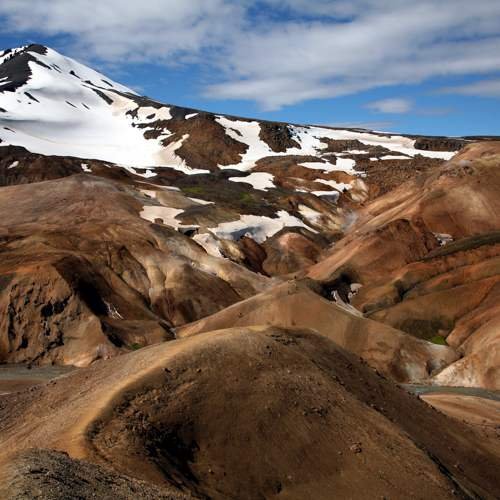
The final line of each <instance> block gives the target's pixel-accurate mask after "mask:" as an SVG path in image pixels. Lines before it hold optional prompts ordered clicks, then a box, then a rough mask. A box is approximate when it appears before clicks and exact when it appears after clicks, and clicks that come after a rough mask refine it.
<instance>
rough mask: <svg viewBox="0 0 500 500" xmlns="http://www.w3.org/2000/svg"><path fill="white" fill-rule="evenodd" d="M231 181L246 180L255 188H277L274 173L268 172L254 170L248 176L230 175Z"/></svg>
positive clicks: (264, 189)
mask: <svg viewBox="0 0 500 500" xmlns="http://www.w3.org/2000/svg"><path fill="white" fill-rule="evenodd" d="M228 180H230V181H231V182H245V183H246V184H251V185H252V187H253V188H254V189H259V190H261V191H267V190H268V189H269V188H275V187H276V186H275V185H274V182H273V180H274V175H272V174H269V173H267V172H252V173H251V174H250V175H247V176H246V177H229V179H228Z"/></svg>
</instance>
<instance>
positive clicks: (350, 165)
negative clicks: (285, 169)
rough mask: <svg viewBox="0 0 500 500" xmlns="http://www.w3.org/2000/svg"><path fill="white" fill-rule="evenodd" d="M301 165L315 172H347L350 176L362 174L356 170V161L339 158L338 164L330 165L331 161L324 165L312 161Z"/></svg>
mask: <svg viewBox="0 0 500 500" xmlns="http://www.w3.org/2000/svg"><path fill="white" fill-rule="evenodd" d="M300 165H301V166H302V167H306V168H311V169H314V170H322V171H323V172H345V173H347V174H349V175H356V174H359V173H360V172H356V170H354V166H355V165H356V161H355V160H351V159H350V158H337V162H336V163H335V164H333V163H330V162H329V161H327V162H324V163H320V162H314V161H311V162H304V163H300Z"/></svg>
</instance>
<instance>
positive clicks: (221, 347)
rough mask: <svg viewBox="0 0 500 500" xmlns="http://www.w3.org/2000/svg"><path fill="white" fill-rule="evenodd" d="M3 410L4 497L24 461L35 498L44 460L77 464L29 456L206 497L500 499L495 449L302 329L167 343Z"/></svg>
mask: <svg viewBox="0 0 500 500" xmlns="http://www.w3.org/2000/svg"><path fill="white" fill-rule="evenodd" d="M0 405H1V407H0V408H1V409H0V423H1V426H2V435H1V438H0V443H1V447H0V449H1V452H0V474H1V475H2V479H4V482H2V483H1V484H2V485H3V489H4V493H3V494H4V495H9V494H10V493H11V492H12V488H13V486H10V485H9V482H7V481H5V480H6V479H9V478H12V476H13V475H14V477H18V476H16V474H19V471H20V467H22V464H23V463H24V464H25V463H26V460H28V463H29V464H30V465H29V467H31V468H32V469H34V470H35V473H34V474H31V475H30V478H29V479H28V480H27V481H28V482H31V483H30V484H31V485H32V486H33V487H34V485H36V481H39V480H40V477H39V476H38V475H37V474H36V469H37V468H38V469H40V467H42V468H45V470H46V469H47V467H49V465H50V464H52V465H50V467H52V468H54V467H56V469H57V467H58V466H57V464H56V465H54V461H65V462H66V463H65V465H64V467H65V468H66V469H65V470H66V471H67V472H66V473H65V475H62V478H63V479H64V478H65V477H67V474H69V475H70V476H71V475H72V476H71V477H75V476H76V477H81V473H82V470H85V467H88V466H86V465H85V464H84V463H80V462H72V461H70V460H67V459H57V458H54V457H53V455H50V454H48V453H47V452H40V453H41V455H38V456H37V455H33V454H32V455H31V456H29V455H28V458H26V455H23V453H25V451H27V450H29V449H31V448H38V449H56V450H60V451H65V452H67V453H69V456H70V457H71V458H72V459H79V460H80V459H84V460H85V461H87V462H91V463H96V464H97V465H98V466H100V467H103V466H104V467H107V468H109V467H111V468H112V469H113V470H114V471H115V472H116V474H117V475H118V477H119V478H124V477H125V478H126V477H131V478H135V479H142V480H146V481H148V482H149V483H151V484H152V485H157V486H158V487H160V488H161V487H164V488H176V489H177V490H180V492H182V493H192V494H193V495H194V496H201V497H211V498H263V497H265V498H278V497H280V498H281V497H285V498H304V497H305V496H307V497H311V496H312V497H314V498H331V497H332V494H334V495H335V496H337V495H338V496H339V497H353V498H373V497H381V496H386V497H397V498H401V497H406V496H410V497H412V498H422V499H423V498H430V497H433V498H452V497H455V496H458V497H467V496H468V495H480V496H484V497H491V498H493V497H495V496H497V495H498V494H500V489H499V488H500V485H499V483H498V479H497V477H496V472H497V470H498V467H499V466H500V461H499V455H498V444H497V443H496V442H494V441H490V440H489V439H488V438H487V435H486V434H485V432H486V431H481V433H480V432H479V431H476V430H474V429H472V428H470V427H467V426H464V425H463V424H460V423H459V422H457V421H454V420H452V419H449V418H447V417H445V416H443V415H441V414H440V413H438V412H436V411H434V410H432V409H431V408H429V407H428V406H427V405H425V403H423V402H420V401H419V400H418V399H416V398H415V397H414V396H411V395H409V394H407V393H406V392H404V391H403V390H401V389H399V388H397V387H395V386H394V385H393V384H392V383H391V382H389V381H388V380H386V379H384V378H382V377H381V376H379V375H377V374H376V373H375V372H374V371H373V370H371V369H370V368H368V367H367V366H365V365H364V364H363V363H361V362H360V361H359V359H358V358H357V357H355V356H353V355H351V354H348V353H347V352H345V351H343V350H342V349H340V348H338V347H337V346H336V345H335V344H334V343H333V342H332V341H330V340H329V339H327V338H325V337H324V336H321V335H318V334H315V333H312V332H308V331H304V330H284V329H279V328H269V327H268V328H265V327H260V328H257V327H254V328H234V329H229V330H224V331H219V332H211V333H205V334H200V335H196V336H193V337H190V338H187V339H182V340H176V341H173V342H167V343H165V344H162V345H158V346H151V347H148V348H144V349H142V350H140V351H138V352H135V353H130V354H127V355H124V356H121V357H120V358H115V359H112V360H108V361H101V362H97V363H95V364H94V365H93V366H92V367H89V368H86V369H82V370H79V371H77V372H73V373H72V374H70V375H67V376H65V377H63V378H59V379H57V380H54V381H52V382H51V383H49V384H47V385H44V386H39V387H37V388H34V389H32V390H31V391H28V392H24V393H18V394H14V395H11V396H5V397H4V398H2V399H0ZM53 408H58V411H57V412H56V413H55V412H54V411H53ZM20 453H21V455H22V457H24V458H19V459H15V460H14V461H13V458H14V457H16V456H19V454H20ZM8 464H10V465H8ZM16 464H17V466H16ZM98 473H99V471H97V472H96V471H94V472H93V474H98ZM51 477H52V479H51V480H52V481H54V478H53V476H51ZM110 481H111V482H113V481H115V482H116V481H118V479H117V478H116V476H113V475H110ZM123 481H125V480H124V479H123ZM130 481H132V480H130ZM26 487H27V486H26V484H25V485H24V488H26ZM9 488H10V490H9ZM5 490H6V491H5ZM76 492H78V490H75V494H76ZM139 494H140V491H138V490H135V496H136V498H141V496H140V495H139ZM144 497H146V498H147V496H146V495H144V496H142V498H144Z"/></svg>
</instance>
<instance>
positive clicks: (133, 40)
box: [0, 0, 500, 110]
mask: <svg viewBox="0 0 500 500" xmlns="http://www.w3.org/2000/svg"><path fill="white" fill-rule="evenodd" d="M285 11H286V12H285ZM0 15H3V16H4V19H3V22H2V29H3V31H4V32H6V31H7V32H8V31H17V32H20V33H22V32H26V33H27V34H29V36H30V37H33V34H32V33H37V32H38V33H42V34H49V35H67V36H69V39H70V40H71V41H72V50H73V55H78V57H82V55H83V58H85V59H87V60H97V61H101V62H107V63H120V62H123V61H125V62H135V61H146V62H161V63H162V64H179V63H183V62H198V63H199V62H203V63H204V64H206V65H207V67H208V69H209V70H210V71H209V72H208V73H209V74H210V75H211V82H210V83H209V84H208V85H207V87H206V88H205V95H206V96H209V97H213V98H221V99H250V100H253V101H256V102H258V103H259V105H260V106H261V107H262V108H263V109H266V110H271V109H278V108H280V107H282V106H286V105H290V104H295V103H298V102H302V101H305V100H309V99H322V98H329V97H336V96H340V95H346V94H352V93H356V92H360V91H364V90H369V89H371V88H376V87H382V86H389V85H396V84H399V85H400V84H414V83H418V82H422V81H424V80H427V79H430V78H433V77H440V76H449V75H469V74H474V75H478V74H484V75H488V74H489V75H491V74H493V73H494V72H495V71H499V70H500V51H499V50H498V47H499V46H500V28H499V26H500V2H499V1H498V0H475V1H474V2H470V0H419V1H418V2H415V0H349V1H348V0H336V1H333V0H260V1H259V2H255V1H252V0H189V1H188V0H148V1H147V2H141V3H139V4H138V3H137V2H132V1H125V0H107V1H105V2H94V1H93V0H72V2H71V6H70V7H69V6H68V2H67V0H51V1H50V2H47V1H45V0H2V2H1V3H0ZM339 21H341V22H339Z"/></svg>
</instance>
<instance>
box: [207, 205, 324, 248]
mask: <svg viewBox="0 0 500 500" xmlns="http://www.w3.org/2000/svg"><path fill="white" fill-rule="evenodd" d="M276 215H277V217H276V218H271V217H266V216H263V215H241V216H240V219H239V220H236V221H232V222H223V223H222V224H219V225H218V226H217V227H214V228H209V230H210V231H211V232H212V233H213V234H215V235H216V236H217V237H218V238H223V239H227V240H239V239H240V238H241V237H242V236H250V237H251V238H252V239H253V240H254V241H256V242H257V243H262V242H264V241H265V240H266V239H267V238H270V237H271V236H273V235H274V234H276V233H277V232H278V231H281V229H283V228H284V227H304V228H306V229H309V231H313V230H311V228H309V227H308V226H306V225H305V224H304V223H303V222H302V221H301V220H300V219H298V218H297V217H295V216H293V215H290V214H289V213H288V212H286V211H285V210H280V211H279V212H278V213H277V214H276ZM313 232H315V231H313Z"/></svg>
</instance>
